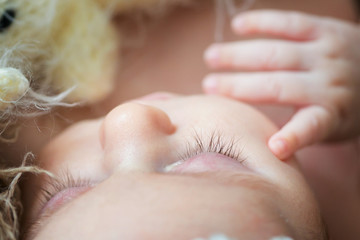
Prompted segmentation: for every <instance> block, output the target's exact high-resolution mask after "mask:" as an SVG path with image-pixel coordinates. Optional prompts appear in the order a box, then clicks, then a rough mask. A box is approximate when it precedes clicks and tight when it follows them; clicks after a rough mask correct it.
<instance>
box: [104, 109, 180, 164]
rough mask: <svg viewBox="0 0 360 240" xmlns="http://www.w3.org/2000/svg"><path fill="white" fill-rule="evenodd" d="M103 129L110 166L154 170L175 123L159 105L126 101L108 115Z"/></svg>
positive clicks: (106, 159)
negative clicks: (156, 106) (153, 105)
mask: <svg viewBox="0 0 360 240" xmlns="http://www.w3.org/2000/svg"><path fill="white" fill-rule="evenodd" d="M101 131H102V132H101V135H102V137H101V142H102V146H103V148H104V152H105V156H104V158H105V160H104V164H105V165H106V168H107V169H109V170H111V169H116V168H118V167H120V168H127V169H141V170H152V169H154V168H157V167H158V166H159V164H161V161H162V156H161V155H163V152H164V151H165V149H166V148H167V147H168V146H169V145H168V137H169V136H170V135H171V134H173V133H174V132H175V126H174V125H173V124H172V122H171V120H170V118H169V116H168V115H167V114H166V113H165V112H164V111H162V110H160V109H158V108H155V107H152V106H148V105H144V104H139V103H127V104H123V105H121V106H119V107H117V108H115V109H114V110H113V111H111V112H110V113H109V114H108V115H107V116H106V117H105V119H104V122H103V126H102V128H101Z"/></svg>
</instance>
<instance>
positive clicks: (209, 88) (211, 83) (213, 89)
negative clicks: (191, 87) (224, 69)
mask: <svg viewBox="0 0 360 240" xmlns="http://www.w3.org/2000/svg"><path fill="white" fill-rule="evenodd" d="M202 87H203V89H204V91H205V92H206V93H208V94H216V93H217V89H218V79H217V78H216V77H215V76H213V75H209V76H207V77H205V79H204V80H203V82H202Z"/></svg>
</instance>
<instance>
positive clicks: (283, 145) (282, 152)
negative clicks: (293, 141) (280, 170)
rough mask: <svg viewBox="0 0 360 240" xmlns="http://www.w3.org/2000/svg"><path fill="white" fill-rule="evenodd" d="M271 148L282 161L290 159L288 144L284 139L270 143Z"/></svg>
mask: <svg viewBox="0 0 360 240" xmlns="http://www.w3.org/2000/svg"><path fill="white" fill-rule="evenodd" d="M269 148H270V149H271V151H272V152H273V153H274V154H275V155H276V156H277V157H278V158H279V159H281V160H284V159H285V158H287V157H288V150H289V149H288V144H287V142H286V141H285V140H284V139H276V140H272V141H270V142H269Z"/></svg>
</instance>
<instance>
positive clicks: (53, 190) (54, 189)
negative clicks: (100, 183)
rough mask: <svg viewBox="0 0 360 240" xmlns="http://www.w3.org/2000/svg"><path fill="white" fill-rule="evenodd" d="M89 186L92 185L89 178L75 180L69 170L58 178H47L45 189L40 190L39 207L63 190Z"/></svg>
mask: <svg viewBox="0 0 360 240" xmlns="http://www.w3.org/2000/svg"><path fill="white" fill-rule="evenodd" d="M91 185H93V183H92V181H91V180H90V179H89V178H82V177H81V178H80V177H78V178H75V177H74V176H73V175H72V173H71V172H70V171H69V170H65V171H63V172H62V173H61V174H59V176H58V177H52V178H47V179H46V183H45V187H42V188H40V203H41V207H44V206H45V204H46V203H47V202H48V201H50V199H51V198H52V197H54V196H55V195H56V194H57V193H59V192H61V191H63V190H65V189H68V188H78V187H86V186H91Z"/></svg>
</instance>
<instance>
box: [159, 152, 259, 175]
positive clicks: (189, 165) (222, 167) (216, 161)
mask: <svg viewBox="0 0 360 240" xmlns="http://www.w3.org/2000/svg"><path fill="white" fill-rule="evenodd" d="M215 171H231V172H238V171H248V172H252V170H251V169H249V168H248V167H246V166H245V165H244V164H243V163H241V162H240V161H238V160H236V159H234V158H231V157H227V156H225V155H223V154H219V153H203V154H199V155H197V156H194V157H192V158H190V159H187V160H181V161H178V162H175V163H173V164H171V165H169V166H167V167H166V168H165V172H179V173H200V172H215Z"/></svg>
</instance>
